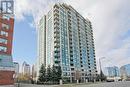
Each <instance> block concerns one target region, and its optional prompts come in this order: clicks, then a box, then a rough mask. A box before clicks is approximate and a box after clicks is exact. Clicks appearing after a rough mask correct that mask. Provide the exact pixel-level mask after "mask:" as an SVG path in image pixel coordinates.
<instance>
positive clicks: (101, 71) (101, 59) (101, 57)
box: [99, 57, 105, 80]
mask: <svg viewBox="0 0 130 87" xmlns="http://www.w3.org/2000/svg"><path fill="white" fill-rule="evenodd" d="M102 59H105V57H101V58H99V69H100V77H102V74H103V72H102V67H101V60H102ZM100 80H101V79H100Z"/></svg>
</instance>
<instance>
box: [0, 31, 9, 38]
mask: <svg viewBox="0 0 130 87" xmlns="http://www.w3.org/2000/svg"><path fill="white" fill-rule="evenodd" d="M0 34H1V35H3V36H6V37H8V33H7V32H5V31H1V32H0Z"/></svg>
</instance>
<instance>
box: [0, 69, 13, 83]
mask: <svg viewBox="0 0 130 87" xmlns="http://www.w3.org/2000/svg"><path fill="white" fill-rule="evenodd" d="M13 74H14V71H2V70H1V71H0V85H13V84H14V79H13Z"/></svg>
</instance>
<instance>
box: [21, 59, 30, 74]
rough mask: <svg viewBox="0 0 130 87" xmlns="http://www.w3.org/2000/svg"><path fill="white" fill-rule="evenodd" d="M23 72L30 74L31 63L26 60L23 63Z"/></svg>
mask: <svg viewBox="0 0 130 87" xmlns="http://www.w3.org/2000/svg"><path fill="white" fill-rule="evenodd" d="M22 74H23V75H26V76H30V65H29V64H27V63H26V62H25V61H24V62H23V64H22Z"/></svg>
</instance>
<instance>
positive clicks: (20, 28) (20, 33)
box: [13, 16, 37, 65]
mask: <svg viewBox="0 0 130 87" xmlns="http://www.w3.org/2000/svg"><path fill="white" fill-rule="evenodd" d="M25 19H26V20H21V21H19V20H15V23H14V39H13V59H14V61H17V62H19V63H22V62H24V61H26V62H27V63H29V64H31V65H32V64H33V63H34V61H35V60H36V55H37V50H36V49H37V33H36V29H35V27H32V26H30V24H29V23H31V22H32V21H33V17H32V16H25Z"/></svg>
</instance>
